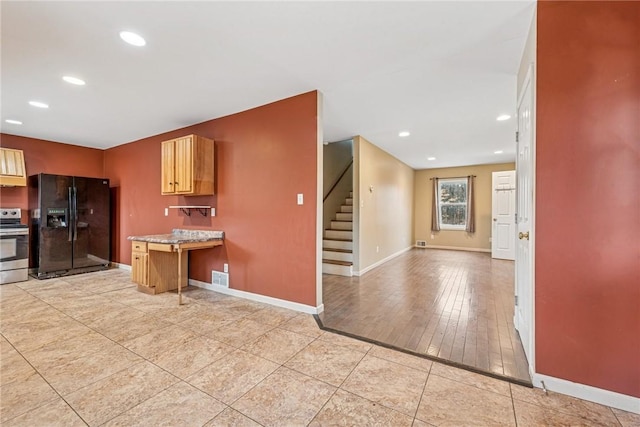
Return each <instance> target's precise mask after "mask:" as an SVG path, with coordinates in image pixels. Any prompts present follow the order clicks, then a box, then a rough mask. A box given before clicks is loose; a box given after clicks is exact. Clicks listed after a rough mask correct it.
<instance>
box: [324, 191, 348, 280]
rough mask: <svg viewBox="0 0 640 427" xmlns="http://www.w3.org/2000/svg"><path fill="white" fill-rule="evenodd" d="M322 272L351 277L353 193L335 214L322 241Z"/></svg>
mask: <svg viewBox="0 0 640 427" xmlns="http://www.w3.org/2000/svg"><path fill="white" fill-rule="evenodd" d="M322 272H323V273H326V274H335V275H338V276H349V277H351V276H353V192H351V193H349V197H347V198H346V199H345V202H344V204H343V205H342V206H340V211H339V212H336V219H335V220H333V221H331V228H328V229H326V230H325V231H324V239H323V240H322Z"/></svg>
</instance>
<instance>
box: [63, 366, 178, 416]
mask: <svg viewBox="0 0 640 427" xmlns="http://www.w3.org/2000/svg"><path fill="white" fill-rule="evenodd" d="M178 381H179V380H178V378H176V377H174V376H173V375H171V374H169V373H167V372H165V371H163V370H162V369H160V368H158V367H157V366H154V365H153V364H151V363H149V362H141V363H138V364H137V365H134V366H132V367H130V368H129V369H125V370H123V371H120V372H118V373H116V374H114V375H111V376H110V377H107V378H104V379H102V380H100V381H98V382H95V383H93V384H91V385H89V386H87V387H84V388H81V389H80V390H77V391H75V392H74V393H72V394H70V395H68V396H66V397H65V400H66V401H67V402H68V403H69V405H71V407H72V408H73V409H74V410H75V411H76V412H77V413H78V414H79V415H80V416H81V417H82V419H83V420H85V421H86V422H87V423H88V424H89V425H100V424H102V423H105V422H107V421H109V420H110V419H112V418H114V417H116V416H118V415H120V414H122V413H123V412H125V411H128V410H129V409H131V408H133V407H134V406H136V405H138V404H139V403H141V402H143V401H145V400H147V399H148V398H150V397H151V396H154V395H156V394H158V393H159V392H161V391H162V390H164V389H166V388H168V387H170V386H171V385H173V384H175V383H177V382H178Z"/></svg>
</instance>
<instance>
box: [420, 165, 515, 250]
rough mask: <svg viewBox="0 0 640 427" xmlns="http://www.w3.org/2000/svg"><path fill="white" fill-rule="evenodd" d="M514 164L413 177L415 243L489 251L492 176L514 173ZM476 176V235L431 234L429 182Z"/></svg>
mask: <svg viewBox="0 0 640 427" xmlns="http://www.w3.org/2000/svg"><path fill="white" fill-rule="evenodd" d="M515 167H516V165H515V163H501V164H494V165H477V166H463V167H458V168H441V169H424V170H419V171H416V173H415V196H414V197H415V213H414V219H415V222H414V233H415V234H414V236H415V240H426V241H427V246H434V247H436V246H448V247H455V248H463V249H473V250H490V249H491V243H490V242H489V237H491V196H492V193H493V191H492V188H491V174H492V172H497V171H505V170H514V169H515ZM467 175H476V179H475V190H476V192H475V197H476V211H475V214H476V232H475V233H473V234H470V233H467V232H466V231H459V230H441V231H438V232H434V233H432V232H431V197H432V181H431V180H430V178H433V177H438V178H447V177H458V176H467Z"/></svg>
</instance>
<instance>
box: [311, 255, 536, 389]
mask: <svg viewBox="0 0 640 427" xmlns="http://www.w3.org/2000/svg"><path fill="white" fill-rule="evenodd" d="M513 289H514V262H513V261H504V260H496V259H491V256H490V254H487V253H479V252H461V251H448V250H438V249H413V250H411V251H409V252H407V253H405V254H403V255H401V256H399V257H397V258H395V259H393V260H391V261H389V262H387V263H385V264H384V265H382V266H380V267H378V268H375V269H374V270H372V271H370V272H368V273H366V274H365V275H363V276H361V277H343V276H333V275H328V274H325V275H323V297H324V298H323V300H324V306H325V310H324V312H323V313H322V314H321V315H320V316H319V318H320V321H321V322H322V325H323V327H325V328H327V329H331V330H335V331H339V332H342V333H345V334H347V335H353V336H358V337H362V338H365V339H367V340H372V341H375V342H380V343H383V344H386V345H388V346H392V347H396V348H399V349H403V350H408V351H410V352H414V353H419V354H423V355H426V356H428V357H430V358H435V359H439V360H446V361H449V362H450V363H453V364H456V365H464V366H467V367H469V368H470V369H471V370H475V371H482V372H487V373H489V374H491V375H494V376H499V377H504V378H506V379H509V380H512V381H515V382H519V383H528V384H530V382H531V379H530V378H529V374H528V370H527V362H526V358H525V354H524V350H523V348H522V343H521V342H520V338H519V336H518V334H517V331H516V330H515V328H514V325H513V312H514V290H513Z"/></svg>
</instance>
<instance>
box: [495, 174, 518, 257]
mask: <svg viewBox="0 0 640 427" xmlns="http://www.w3.org/2000/svg"><path fill="white" fill-rule="evenodd" d="M491 182H492V184H493V196H492V197H491V205H492V207H491V212H492V219H493V226H492V227H491V258H499V259H509V260H514V259H516V215H515V214H516V171H501V172H493V174H492V179H491Z"/></svg>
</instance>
